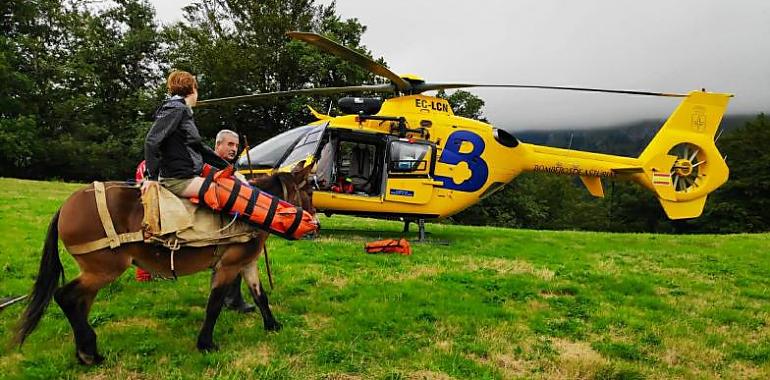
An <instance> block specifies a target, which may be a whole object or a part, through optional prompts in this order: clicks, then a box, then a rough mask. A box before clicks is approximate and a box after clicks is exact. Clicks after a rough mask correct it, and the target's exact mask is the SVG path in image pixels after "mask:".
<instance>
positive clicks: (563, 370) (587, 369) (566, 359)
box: [543, 338, 607, 379]
mask: <svg viewBox="0 0 770 380" xmlns="http://www.w3.org/2000/svg"><path fill="white" fill-rule="evenodd" d="M553 347H554V349H556V351H557V352H558V353H559V356H558V358H557V359H556V360H555V361H554V362H552V364H551V365H550V366H547V369H546V371H545V374H544V376H543V377H544V378H548V379H588V378H593V377H594V376H595V375H596V372H597V371H598V370H599V369H601V368H602V367H603V366H604V365H606V364H607V359H605V358H603V357H602V356H601V355H600V354H599V353H598V352H596V351H594V349H593V348H591V345H590V344H589V343H587V342H582V341H578V342H573V341H569V340H566V339H558V338H556V339H553Z"/></svg>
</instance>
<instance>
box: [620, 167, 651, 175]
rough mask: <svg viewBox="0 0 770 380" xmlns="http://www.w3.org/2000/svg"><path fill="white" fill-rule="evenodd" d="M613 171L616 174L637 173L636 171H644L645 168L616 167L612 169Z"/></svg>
mask: <svg viewBox="0 0 770 380" xmlns="http://www.w3.org/2000/svg"><path fill="white" fill-rule="evenodd" d="M612 172H613V173H615V174H636V173H644V168H643V167H628V168H615V169H612Z"/></svg>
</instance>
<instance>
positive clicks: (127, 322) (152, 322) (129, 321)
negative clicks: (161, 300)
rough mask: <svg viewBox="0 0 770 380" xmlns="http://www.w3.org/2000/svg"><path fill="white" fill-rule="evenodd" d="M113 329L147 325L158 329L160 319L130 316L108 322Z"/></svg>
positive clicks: (149, 327)
mask: <svg viewBox="0 0 770 380" xmlns="http://www.w3.org/2000/svg"><path fill="white" fill-rule="evenodd" d="M107 326H109V327H110V328H111V329H125V328H128V329H135V328H137V327H146V328H148V329H151V330H157V329H158V326H159V325H158V321H157V319H155V318H139V317H130V318H126V319H122V320H119V321H115V322H110V323H108V324H107Z"/></svg>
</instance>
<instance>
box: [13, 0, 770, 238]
mask: <svg viewBox="0 0 770 380" xmlns="http://www.w3.org/2000/svg"><path fill="white" fill-rule="evenodd" d="M183 12H184V21H181V22H178V23H176V24H173V25H167V26H160V25H158V24H157V22H156V21H155V10H154V9H153V7H152V6H151V5H150V4H149V3H148V2H147V1H144V0H115V1H111V2H96V3H95V2H92V1H86V0H36V1H26V0H5V1H3V2H0V15H2V17H0V31H1V33H0V176H3V177H18V178H31V179H61V180H66V181H89V180H94V179H122V178H130V177H131V176H132V173H133V170H134V167H135V165H136V163H137V162H138V161H139V160H140V159H141V157H142V149H143V141H144V136H145V134H146V132H147V130H148V128H149V126H150V124H151V122H150V117H151V115H152V114H153V112H154V110H155V107H157V105H158V103H159V102H160V101H161V100H162V99H163V98H164V96H165V92H164V83H163V79H164V78H165V75H166V74H167V73H168V71H169V70H170V69H172V68H175V69H183V70H187V71H190V72H192V73H194V74H196V75H197V77H198V80H199V83H200V90H201V91H200V97H201V98H214V97H221V96H230V95H233V94H245V93H253V92H267V91H280V90H287V89H294V88H302V87H309V86H343V85H355V84H363V83H375V80H376V78H374V77H373V76H372V75H371V74H370V73H368V72H366V71H364V70H363V69H361V68H359V67H357V66H355V65H352V64H350V63H348V62H344V61H342V60H340V59H338V58H336V57H333V56H330V55H329V54H324V53H321V52H319V51H318V50H317V49H315V48H313V47H310V46H307V45H306V44H304V43H300V42H297V41H291V40H290V39H289V38H287V37H286V36H285V35H284V33H285V32H286V31H289V30H304V31H313V32H317V33H321V34H324V35H326V36H329V37H330V38H332V39H334V40H337V41H339V42H340V43H342V44H344V45H346V46H349V47H352V48H354V49H356V50H358V51H359V52H361V53H363V54H366V55H368V56H371V53H370V52H369V51H368V50H367V48H366V47H365V46H364V45H363V44H362V43H361V37H362V35H363V34H364V32H365V31H366V27H365V26H364V25H362V24H361V23H360V22H358V20H356V19H344V18H342V17H340V16H339V15H338V14H337V12H336V9H335V5H334V3H333V2H332V3H331V4H329V5H324V4H317V3H316V2H315V1H313V0H302V1H280V0H265V1H259V2H243V1H236V0H198V1H194V2H192V4H191V5H189V6H187V7H185V8H184V10H183ZM381 62H383V63H385V62H384V61H382V60H381ZM439 96H443V97H447V98H448V99H449V100H450V102H451V103H452V104H453V108H454V110H455V112H456V113H457V114H460V115H463V116H466V117H470V118H475V119H481V120H485V116H484V114H483V106H484V102H483V100H482V99H480V98H478V97H476V96H474V95H473V94H471V93H469V92H465V91H457V92H455V93H453V94H451V95H447V94H445V93H440V94H439ZM306 104H310V105H313V106H315V107H317V108H320V109H326V108H327V107H328V106H329V104H333V99H331V98H328V97H296V98H286V99H282V100H281V101H276V102H269V103H260V104H251V105H232V106H223V107H220V108H218V109H216V110H204V109H201V110H196V120H197V121H198V125H199V127H200V129H201V133H202V135H203V136H205V137H206V138H208V139H211V138H212V137H213V136H214V134H215V133H216V131H218V130H219V129H221V128H230V129H234V130H236V131H237V132H239V133H241V134H244V135H247V136H248V138H249V141H251V142H253V143H256V142H259V141H263V140H265V139H266V138H268V137H270V136H272V135H275V134H276V133H278V132H281V131H284V130H286V129H289V128H291V127H292V126H297V125H302V124H304V123H306V122H308V121H310V120H312V117H311V115H309V113H308V112H307V111H306V109H305V105H306ZM728 124H729V125H728ZM768 124H770V121H769V120H768V118H767V117H766V116H764V115H759V116H752V117H751V118H736V119H731V120H730V121H729V122H726V126H727V128H726V129H727V131H728V132H726V133H724V135H723V136H722V137H721V138H720V140H719V142H718V145H719V148H720V150H721V151H722V153H723V154H726V155H727V156H728V157H729V162H728V163H729V164H730V167H731V177H730V181H729V182H728V183H727V184H726V185H725V186H723V187H722V188H720V189H719V190H718V191H717V192H716V193H714V194H712V196H711V197H710V198H709V201H708V203H707V206H706V211H705V213H704V216H703V217H701V218H698V219H695V220H691V221H684V222H671V221H668V220H667V219H666V218H665V216H664V215H663V212H662V209H661V208H660V206H659V205H658V203H657V201H656V200H655V199H654V197H653V196H652V194H650V193H649V192H646V191H643V190H642V189H640V188H639V187H638V186H634V185H630V184H627V183H620V182H619V183H613V182H608V183H606V187H607V188H606V193H607V196H606V197H605V198H603V199H592V198H590V196H589V195H588V194H587V192H586V191H585V189H583V188H582V186H581V185H579V183H577V182H576V181H575V179H574V178H569V177H557V176H547V175H542V174H528V175H523V176H521V177H520V178H517V179H516V180H515V181H514V182H513V183H511V184H510V185H508V186H507V187H506V188H505V189H504V190H502V191H500V192H498V193H497V194H495V195H493V196H491V197H490V198H487V199H485V200H484V201H483V202H481V203H480V204H479V205H477V206H474V207H473V208H471V209H468V210H466V211H465V212H463V213H461V214H459V215H456V216H455V217H453V218H452V219H451V220H450V221H452V222H456V223H466V224H492V225H500V226H508V227H521V228H537V229H583V230H609V231H659V232H744V231H745V232H749V231H767V230H770V195H769V194H770V170H769V169H770V157H769V154H768V152H767V150H765V149H762V148H761V147H760V146H761V145H760V144H757V141H768V137H770V129H769V128H768V127H770V125H768ZM659 125H660V122H659V121H645V122H640V123H639V124H638V125H635V126H625V127H623V128H618V129H613V130H602V131H584V132H574V133H573V132H570V131H557V132H548V133H542V132H539V133H533V132H528V133H521V134H520V135H519V137H520V138H521V139H522V140H524V141H531V142H537V143H546V144H549V145H554V146H570V147H572V148H575V149H584V150H590V151H599V152H604V153H615V154H625V155H629V156H634V155H636V154H637V153H638V150H641V149H642V148H643V147H644V145H645V144H646V142H647V141H649V139H650V138H651V137H652V135H653V134H654V133H655V132H656V130H657V128H658V127H659ZM635 149H636V150H637V151H634V150H635Z"/></svg>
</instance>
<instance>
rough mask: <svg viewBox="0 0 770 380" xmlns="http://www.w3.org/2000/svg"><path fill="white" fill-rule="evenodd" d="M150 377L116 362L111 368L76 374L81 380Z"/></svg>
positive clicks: (140, 379) (137, 379)
mask: <svg viewBox="0 0 770 380" xmlns="http://www.w3.org/2000/svg"><path fill="white" fill-rule="evenodd" d="M150 378H151V377H149V376H147V375H144V374H142V373H139V372H136V371H129V370H127V369H125V368H123V366H122V365H121V364H120V363H118V365H116V366H115V367H111V368H98V369H95V370H92V371H88V372H86V373H82V374H80V375H78V379H81V380H107V379H125V380H144V379H150Z"/></svg>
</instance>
